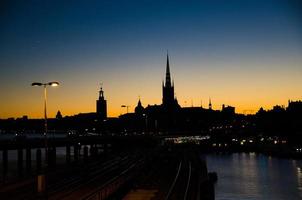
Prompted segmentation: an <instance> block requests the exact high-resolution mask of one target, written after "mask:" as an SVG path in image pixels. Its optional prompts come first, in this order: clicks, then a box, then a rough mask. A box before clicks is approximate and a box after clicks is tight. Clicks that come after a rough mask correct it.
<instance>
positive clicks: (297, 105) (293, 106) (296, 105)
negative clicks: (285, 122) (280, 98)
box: [287, 100, 302, 113]
mask: <svg viewBox="0 0 302 200" xmlns="http://www.w3.org/2000/svg"><path fill="white" fill-rule="evenodd" d="M287 110H288V111H289V112H293V111H294V112H299V113H302V101H291V100H289V101H288V107H287Z"/></svg>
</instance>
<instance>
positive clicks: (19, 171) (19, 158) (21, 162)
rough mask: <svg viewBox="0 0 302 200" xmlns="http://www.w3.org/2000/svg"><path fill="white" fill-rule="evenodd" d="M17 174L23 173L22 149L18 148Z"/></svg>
mask: <svg viewBox="0 0 302 200" xmlns="http://www.w3.org/2000/svg"><path fill="white" fill-rule="evenodd" d="M17 151H18V174H19V176H22V175H23V149H21V148H19V149H18V150H17Z"/></svg>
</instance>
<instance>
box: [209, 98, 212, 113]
mask: <svg viewBox="0 0 302 200" xmlns="http://www.w3.org/2000/svg"><path fill="white" fill-rule="evenodd" d="M209 109H210V110H212V102H211V97H210V98H209Z"/></svg>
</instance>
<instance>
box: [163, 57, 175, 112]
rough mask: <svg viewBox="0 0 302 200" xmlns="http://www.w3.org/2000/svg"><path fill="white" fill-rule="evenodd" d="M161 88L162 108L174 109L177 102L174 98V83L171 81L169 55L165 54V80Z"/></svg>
mask: <svg viewBox="0 0 302 200" xmlns="http://www.w3.org/2000/svg"><path fill="white" fill-rule="evenodd" d="M162 87H163V104H162V105H163V107H164V108H176V107H177V106H178V103H177V100H176V99H175V98H174V81H171V75H170V64H169V55H168V53H167V64H166V78H165V82H164V81H163V83H162Z"/></svg>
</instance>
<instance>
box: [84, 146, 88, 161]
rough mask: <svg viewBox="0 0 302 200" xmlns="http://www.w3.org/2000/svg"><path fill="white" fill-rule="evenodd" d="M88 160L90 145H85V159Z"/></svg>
mask: <svg viewBox="0 0 302 200" xmlns="http://www.w3.org/2000/svg"><path fill="white" fill-rule="evenodd" d="M87 160H88V147H87V146H85V147H84V161H87Z"/></svg>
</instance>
